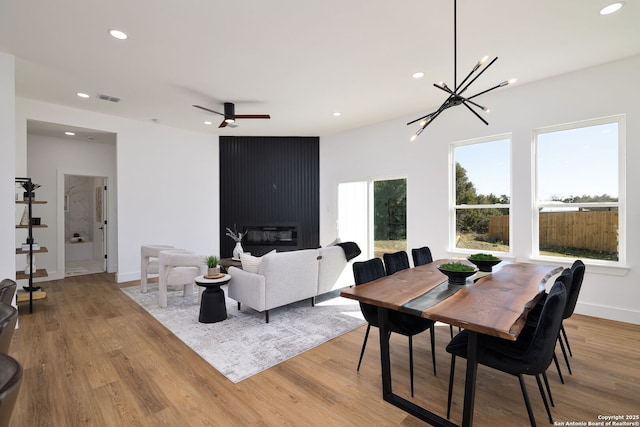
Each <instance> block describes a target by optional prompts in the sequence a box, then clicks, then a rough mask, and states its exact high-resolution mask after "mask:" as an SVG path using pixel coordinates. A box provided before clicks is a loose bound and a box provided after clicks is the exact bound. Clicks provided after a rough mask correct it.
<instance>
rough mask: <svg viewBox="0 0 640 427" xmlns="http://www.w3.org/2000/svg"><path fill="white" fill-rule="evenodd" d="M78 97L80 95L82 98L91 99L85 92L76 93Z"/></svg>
mask: <svg viewBox="0 0 640 427" xmlns="http://www.w3.org/2000/svg"><path fill="white" fill-rule="evenodd" d="M76 95H78V96H79V97H80V98H88V97H89V95H87V94H86V93H84V92H78V93H76Z"/></svg>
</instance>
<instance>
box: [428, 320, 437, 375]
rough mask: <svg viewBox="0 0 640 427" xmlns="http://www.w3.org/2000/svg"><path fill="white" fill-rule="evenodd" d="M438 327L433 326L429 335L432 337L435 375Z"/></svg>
mask: <svg viewBox="0 0 640 427" xmlns="http://www.w3.org/2000/svg"><path fill="white" fill-rule="evenodd" d="M435 329H436V325H435V324H434V325H431V328H429V335H430V336H431V362H432V363H433V375H436V331H435Z"/></svg>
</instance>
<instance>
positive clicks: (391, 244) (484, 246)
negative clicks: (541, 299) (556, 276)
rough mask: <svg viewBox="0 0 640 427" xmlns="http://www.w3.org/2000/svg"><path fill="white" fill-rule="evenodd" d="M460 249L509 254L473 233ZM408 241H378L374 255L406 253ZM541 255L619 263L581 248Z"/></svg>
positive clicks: (546, 251) (547, 250) (465, 237)
mask: <svg viewBox="0 0 640 427" xmlns="http://www.w3.org/2000/svg"><path fill="white" fill-rule="evenodd" d="M457 247H458V248H464V249H473V250H477V251H480V252H482V251H496V252H509V245H505V244H504V243H503V242H489V241H487V240H486V237H485V236H484V235H478V234H473V233H468V234H461V235H459V236H458V242H457ZM406 250H407V241H406V240H376V241H374V242H373V254H374V257H376V258H382V254H384V253H391V252H398V251H406ZM540 255H544V256H555V257H561V258H581V259H582V258H588V259H599V260H606V261H617V260H618V254H617V253H610V252H602V251H594V250H589V249H580V248H564V247H563V248H542V250H540Z"/></svg>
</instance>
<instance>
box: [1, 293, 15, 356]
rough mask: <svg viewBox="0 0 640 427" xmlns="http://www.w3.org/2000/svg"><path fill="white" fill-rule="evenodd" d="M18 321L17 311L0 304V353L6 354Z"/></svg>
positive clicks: (7, 305)
mask: <svg viewBox="0 0 640 427" xmlns="http://www.w3.org/2000/svg"><path fill="white" fill-rule="evenodd" d="M17 321H18V309H17V308H15V307H14V306H12V305H9V304H5V303H3V302H0V352H2V353H8V352H9V346H10V345H11V338H12V337H13V332H14V331H15V330H16V322H17Z"/></svg>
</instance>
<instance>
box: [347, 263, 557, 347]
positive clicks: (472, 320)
mask: <svg viewBox="0 0 640 427" xmlns="http://www.w3.org/2000/svg"><path fill="white" fill-rule="evenodd" d="M453 261H459V262H467V261H466V260H459V259H440V260H436V261H434V262H432V263H429V264H425V265H421V266H419V267H414V268H410V269H406V270H401V271H398V272H397V273H395V274H392V275H390V276H385V277H382V278H380V279H377V280H374V281H372V282H369V283H365V284H362V285H359V286H354V287H351V288H347V289H344V290H342V292H341V293H340V295H341V296H343V297H345V298H351V299H355V300H358V301H360V302H364V303H367V304H371V305H375V306H379V307H384V308H388V309H391V310H397V311H404V312H409V313H412V314H415V315H417V316H421V317H425V318H427V319H431V320H436V321H440V322H444V323H448V324H450V325H454V326H459V327H462V328H464V329H469V330H472V331H475V332H479V333H481V334H485V335H493V336H496V337H500V338H503V339H508V340H515V339H516V338H517V337H518V334H519V333H520V331H521V330H522V327H523V326H524V324H525V322H526V317H527V314H528V313H529V311H530V310H531V308H532V307H533V306H534V305H535V304H536V303H537V301H538V300H539V298H540V297H541V296H542V294H543V292H544V289H545V284H546V282H547V281H548V280H549V279H550V278H551V277H552V276H554V275H555V274H558V273H560V272H561V271H562V267H558V266H554V265H544V264H530V263H508V262H503V263H501V264H502V265H500V264H499V267H498V266H496V267H497V268H496V267H494V271H493V272H492V273H481V272H480V273H478V274H476V275H475V276H472V277H470V278H469V279H468V280H467V283H466V284H465V285H449V284H448V281H447V277H446V276H445V275H444V274H442V273H441V272H440V271H439V270H438V268H437V266H438V265H440V264H444V263H447V262H453ZM478 277H479V278H478Z"/></svg>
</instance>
